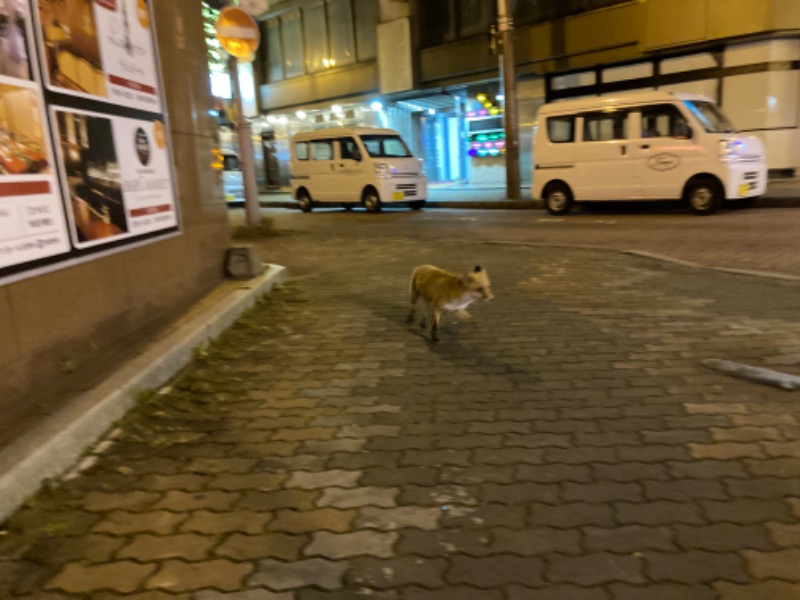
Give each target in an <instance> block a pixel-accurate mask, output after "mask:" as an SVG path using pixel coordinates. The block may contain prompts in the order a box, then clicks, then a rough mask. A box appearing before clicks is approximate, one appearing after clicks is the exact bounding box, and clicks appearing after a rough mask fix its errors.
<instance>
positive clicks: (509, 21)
mask: <svg viewBox="0 0 800 600" xmlns="http://www.w3.org/2000/svg"><path fill="white" fill-rule="evenodd" d="M513 3H514V0H497V30H498V32H499V33H500V52H501V53H502V56H503V60H502V69H501V72H502V76H503V95H504V96H505V100H504V101H503V103H504V105H505V109H504V110H503V123H504V126H505V132H506V195H507V196H508V197H509V198H510V199H512V200H518V199H519V197H520V181H519V131H518V127H517V71H516V68H515V64H514V20H513V18H512V16H511V15H512V10H513ZM509 5H511V7H509Z"/></svg>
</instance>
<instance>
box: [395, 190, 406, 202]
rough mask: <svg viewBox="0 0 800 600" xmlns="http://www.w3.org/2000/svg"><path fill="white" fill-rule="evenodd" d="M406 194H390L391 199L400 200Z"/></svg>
mask: <svg viewBox="0 0 800 600" xmlns="http://www.w3.org/2000/svg"><path fill="white" fill-rule="evenodd" d="M405 197H406V195H405V194H404V193H403V192H395V193H393V194H392V200H402V199H403V198H405Z"/></svg>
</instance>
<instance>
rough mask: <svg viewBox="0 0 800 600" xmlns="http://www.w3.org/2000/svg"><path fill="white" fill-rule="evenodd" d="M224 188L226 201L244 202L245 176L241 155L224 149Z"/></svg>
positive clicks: (222, 153) (222, 152)
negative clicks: (240, 159)
mask: <svg viewBox="0 0 800 600" xmlns="http://www.w3.org/2000/svg"><path fill="white" fill-rule="evenodd" d="M221 155H222V189H223V191H224V192H225V201H226V202H244V178H243V177H242V165H241V162H240V161H239V155H238V154H236V153H235V152H231V151H230V150H222V151H221Z"/></svg>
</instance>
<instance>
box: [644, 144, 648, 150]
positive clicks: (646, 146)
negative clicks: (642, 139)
mask: <svg viewBox="0 0 800 600" xmlns="http://www.w3.org/2000/svg"><path fill="white" fill-rule="evenodd" d="M649 149H650V144H642V150H649Z"/></svg>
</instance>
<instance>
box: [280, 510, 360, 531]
mask: <svg viewBox="0 0 800 600" xmlns="http://www.w3.org/2000/svg"><path fill="white" fill-rule="evenodd" d="M356 516H357V513H356V511H355V510H340V509H338V508H320V509H317V510H309V511H296V510H279V511H278V512H277V513H276V515H275V519H274V520H273V521H270V522H269V524H268V525H267V529H268V530H269V531H283V532H286V533H307V532H310V531H335V532H344V531H348V530H349V529H350V527H351V525H352V523H353V519H355V518H356Z"/></svg>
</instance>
